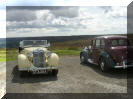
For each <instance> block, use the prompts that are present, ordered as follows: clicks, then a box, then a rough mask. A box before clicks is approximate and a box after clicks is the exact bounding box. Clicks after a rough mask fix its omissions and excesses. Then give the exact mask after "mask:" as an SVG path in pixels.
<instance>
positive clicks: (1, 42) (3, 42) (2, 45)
mask: <svg viewBox="0 0 133 99" xmlns="http://www.w3.org/2000/svg"><path fill="white" fill-rule="evenodd" d="M5 47H6V39H5V38H0V48H5Z"/></svg>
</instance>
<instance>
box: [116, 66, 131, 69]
mask: <svg viewBox="0 0 133 99" xmlns="http://www.w3.org/2000/svg"><path fill="white" fill-rule="evenodd" d="M128 67H133V65H123V66H114V68H123V69H126V68H128Z"/></svg>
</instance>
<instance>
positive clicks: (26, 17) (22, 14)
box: [7, 10, 36, 21]
mask: <svg viewBox="0 0 133 99" xmlns="http://www.w3.org/2000/svg"><path fill="white" fill-rule="evenodd" d="M35 19H36V14H35V12H33V11H28V10H11V11H8V10H7V21H31V20H35Z"/></svg>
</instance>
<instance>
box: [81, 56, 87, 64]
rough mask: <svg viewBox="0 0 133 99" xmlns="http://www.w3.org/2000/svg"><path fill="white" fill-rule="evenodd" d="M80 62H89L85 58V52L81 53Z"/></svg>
mask: <svg viewBox="0 0 133 99" xmlns="http://www.w3.org/2000/svg"><path fill="white" fill-rule="evenodd" d="M80 62H81V63H87V62H86V60H85V56H84V55H83V54H81V56H80Z"/></svg>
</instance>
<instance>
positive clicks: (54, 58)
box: [48, 53, 59, 66]
mask: <svg viewBox="0 0 133 99" xmlns="http://www.w3.org/2000/svg"><path fill="white" fill-rule="evenodd" d="M48 64H49V65H50V66H58V65H59V56H58V55H57V54H56V53H51V55H50V56H49V58H48Z"/></svg>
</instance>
